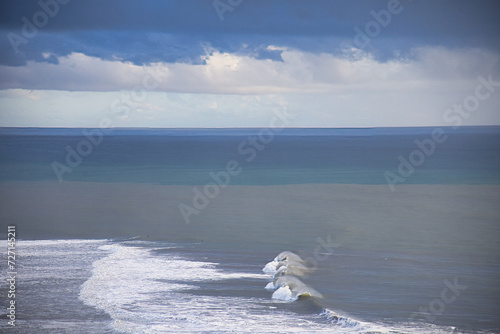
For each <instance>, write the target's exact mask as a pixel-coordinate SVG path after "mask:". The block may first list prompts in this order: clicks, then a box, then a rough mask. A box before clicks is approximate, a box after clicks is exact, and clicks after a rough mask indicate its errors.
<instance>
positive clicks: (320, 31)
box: [0, 0, 500, 128]
mask: <svg viewBox="0 0 500 334" xmlns="http://www.w3.org/2000/svg"><path fill="white" fill-rule="evenodd" d="M499 33H500V2H498V1H496V0H483V1H476V0H442V1H434V0H399V1H398V0H386V1H378V0H373V1H372V0H367V1H365V0H363V1H362V0H356V1H355V0H353V1H347V0H346V1H337V0H307V1H306V0H302V1H298V0H276V1H273V0H164V1H157V0H143V1H135V0H122V1H118V0H107V1H100V0H40V1H26V0H3V1H1V2H0V126H4V127H7V126H13V127H14V126H15V127H83V128H97V127H100V126H101V124H103V123H106V121H107V123H108V124H109V123H111V124H112V126H115V127H165V128H172V127H183V128H185V127H265V126H268V125H269V121H270V120H271V119H272V118H273V117H274V115H275V114H276V112H279V111H280V110H281V112H282V111H283V110H286V112H287V113H288V114H290V115H293V118H292V120H291V121H290V123H289V125H288V126H291V127H393V126H447V125H449V126H451V125H454V126H456V125H500V61H499V60H500V39H499V38H498V35H499Z"/></svg>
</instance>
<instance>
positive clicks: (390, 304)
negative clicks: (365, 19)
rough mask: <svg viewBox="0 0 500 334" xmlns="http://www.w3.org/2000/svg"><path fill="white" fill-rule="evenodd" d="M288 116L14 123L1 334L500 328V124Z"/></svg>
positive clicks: (8, 158) (3, 140) (3, 186)
mask: <svg viewBox="0 0 500 334" xmlns="http://www.w3.org/2000/svg"><path fill="white" fill-rule="evenodd" d="M279 130H280V131H277V129H203V130H200V129H113V130H106V131H105V130H103V129H37V128H0V228H1V230H0V236H1V238H2V240H1V241H0V249H4V251H3V253H2V254H4V255H2V259H3V260H2V263H0V271H1V272H2V275H1V277H7V272H8V269H7V241H6V239H7V226H16V238H17V242H16V248H15V252H16V270H17V271H16V305H17V307H16V322H15V326H14V327H13V326H11V325H9V324H8V318H7V313H8V310H7V305H8V304H7V303H8V302H9V299H8V298H6V296H7V293H8V290H9V284H8V282H7V280H6V279H2V281H1V282H0V295H1V296H2V298H1V303H2V304H1V309H0V332H2V333H4V332H5V333H393V334H394V333H450V334H451V333H500V205H499V204H500V127H461V128H457V129H453V128H447V127H444V128H438V129H436V128H374V129H368V128H365V129H279ZM436 133H437V134H439V136H437V137H436Z"/></svg>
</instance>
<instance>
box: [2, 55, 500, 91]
mask: <svg viewBox="0 0 500 334" xmlns="http://www.w3.org/2000/svg"><path fill="white" fill-rule="evenodd" d="M268 48H271V49H273V50H274V49H280V48H279V47H277V46H269V47H268ZM281 50H282V58H283V62H279V61H271V60H269V59H256V58H253V57H250V56H244V55H237V54H230V53H223V52H218V51H213V52H211V53H210V54H209V55H207V56H205V61H206V64H204V65H195V64H187V63H158V64H152V65H149V66H138V65H134V64H132V63H127V62H121V61H117V60H115V61H109V60H102V59H99V58H94V57H91V56H87V55H84V54H80V53H72V54H70V55H68V56H66V57H60V58H59V64H51V63H45V62H29V63H28V65H27V66H25V67H8V66H0V77H1V78H2V80H1V83H0V88H2V89H9V88H24V89H38V90H40V89H48V90H67V91H117V90H131V89H133V88H134V87H136V86H142V85H143V80H144V77H145V76H147V75H148V72H154V73H156V75H157V77H158V78H160V80H161V83H160V86H159V87H158V90H159V91H165V92H181V93H213V94H273V93H282V94H283V93H328V92H332V93H333V92H336V93H338V92H347V93H349V92H360V91H362V92H367V91H371V92H374V91H377V92H379V91H401V90H415V89H418V90H429V91H430V90H433V89H436V88H443V87H445V88H446V89H447V90H449V91H450V90H457V89H460V88H464V84H465V85H466V84H467V82H469V81H471V80H475V79H476V78H477V76H478V75H479V74H485V73H488V71H489V70H490V67H491V66H492V65H493V64H494V63H495V61H496V60H497V59H498V57H499V56H498V55H497V54H493V53H492V52H488V51H484V50H478V49H467V50H448V49H444V48H439V47H436V48H419V49H415V50H414V52H413V54H414V57H412V59H405V58H399V59H393V60H389V61H386V62H380V61H377V60H375V59H374V58H373V57H372V56H371V55H369V54H367V53H364V52H362V51H360V50H351V55H354V56H352V57H345V56H335V55H332V54H326V53H321V54H314V53H308V52H303V51H298V50H293V49H285V48H281Z"/></svg>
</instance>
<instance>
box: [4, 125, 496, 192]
mask: <svg viewBox="0 0 500 334" xmlns="http://www.w3.org/2000/svg"><path fill="white" fill-rule="evenodd" d="M439 129H441V130H442V131H443V135H442V136H445V140H444V142H442V143H436V142H434V149H433V153H432V154H430V155H427V154H425V153H423V154H424V159H422V161H423V162H422V164H421V165H419V166H418V168H415V171H414V172H413V173H412V174H411V176H410V177H407V178H405V180H404V182H400V183H404V184H454V183H456V184H498V183H499V182H500V168H499V167H500V154H499V150H500V148H499V147H500V128H499V127H461V128H458V129H453V128H451V127H448V128H439ZM434 130H435V128H366V129H365V128H363V129H281V131H279V132H271V133H272V134H271V135H269V131H267V132H262V129H139V130H135V129H114V130H112V131H108V132H106V130H101V129H41V128H25V129H18V128H1V129H0V171H1V173H0V177H1V179H2V180H26V181H27V180H49V181H54V180H58V175H57V174H58V172H57V171H55V168H54V166H53V165H52V163H54V162H57V163H60V164H62V165H64V166H68V167H70V166H69V165H68V163H67V159H68V154H69V155H70V157H69V159H70V161H75V162H78V164H77V167H76V168H71V171H64V170H63V171H61V172H59V174H60V177H61V179H62V180H65V181H86V182H144V183H153V184H165V185H173V184H178V185H195V184H205V183H207V182H210V181H212V180H211V179H210V177H209V175H208V172H209V171H219V170H224V169H225V168H226V164H227V162H228V161H231V160H234V161H237V162H238V164H239V166H241V167H242V168H243V169H244V170H245V173H241V175H238V177H235V178H233V179H232V180H231V184H234V185H236V184H242V185H253V184H262V185H266V184H300V183H348V184H386V183H387V180H386V177H385V175H384V173H385V172H386V171H389V172H393V173H396V174H397V173H398V171H397V170H398V167H399V165H400V163H401V162H400V160H398V157H399V156H400V155H401V156H402V157H403V158H404V159H405V160H407V161H409V158H410V155H411V153H412V152H413V151H415V150H417V151H421V149H420V148H419V147H418V146H417V144H416V143H415V141H416V140H418V141H420V142H423V141H429V140H432V138H433V137H432V132H433V131H434ZM85 134H87V136H85ZM259 134H261V137H259ZM89 137H90V138H91V140H88V138H89ZM252 139H253V141H252ZM92 140H93V141H94V142H92ZM85 142H86V143H87V144H86V145H81V144H82V143H83V144H85ZM95 143H98V144H95ZM79 145H81V146H80V147H79ZM78 148H80V149H81V150H82V152H85V154H87V153H86V152H89V153H88V155H84V154H78V152H77V151H78ZM429 149H430V148H429ZM69 152H73V154H70V153H69ZM75 155H77V156H78V157H80V159H81V161H78V160H77V159H78V158H75ZM416 158H418V157H416ZM60 168H61V167H59V169H60ZM56 169H57V168H56Z"/></svg>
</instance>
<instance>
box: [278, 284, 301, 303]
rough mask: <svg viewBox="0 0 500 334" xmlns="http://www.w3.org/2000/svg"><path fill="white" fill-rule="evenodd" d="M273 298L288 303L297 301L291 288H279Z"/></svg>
mask: <svg viewBox="0 0 500 334" xmlns="http://www.w3.org/2000/svg"><path fill="white" fill-rule="evenodd" d="M272 298H273V299H277V300H282V301H286V302H290V301H295V300H297V296H294V294H293V293H292V290H290V287H289V286H282V287H280V288H278V290H276V291H274V293H273V297H272Z"/></svg>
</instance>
